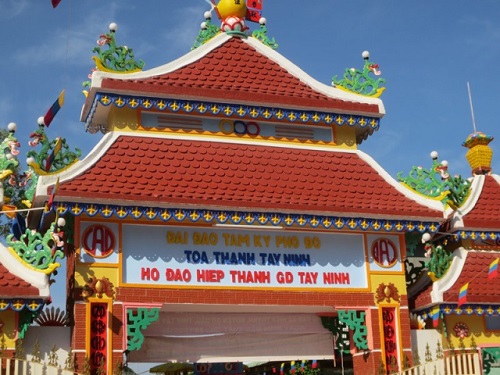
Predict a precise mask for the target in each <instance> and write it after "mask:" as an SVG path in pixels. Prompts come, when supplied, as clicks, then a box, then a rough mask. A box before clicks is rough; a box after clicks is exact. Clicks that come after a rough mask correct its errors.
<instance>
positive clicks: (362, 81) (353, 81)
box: [332, 51, 385, 98]
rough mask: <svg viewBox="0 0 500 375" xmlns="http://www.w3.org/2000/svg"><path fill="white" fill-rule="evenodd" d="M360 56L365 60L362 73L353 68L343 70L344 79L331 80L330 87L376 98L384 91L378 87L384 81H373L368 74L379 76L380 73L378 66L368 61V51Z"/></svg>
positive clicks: (335, 78)
mask: <svg viewBox="0 0 500 375" xmlns="http://www.w3.org/2000/svg"><path fill="white" fill-rule="evenodd" d="M362 56H363V59H364V60H365V65H364V67H363V70H362V71H361V70H359V69H355V68H350V69H349V68H348V69H346V70H345V73H344V78H342V79H337V76H334V77H333V78H332V85H333V86H334V87H336V88H338V89H341V90H345V91H350V92H354V93H356V94H360V95H365V96H373V97H375V98H378V97H379V96H380V95H382V93H383V92H384V90H385V87H380V86H381V85H383V84H385V79H383V78H379V79H377V80H375V79H373V78H372V77H371V76H370V74H374V75H375V76H379V75H380V74H382V72H381V71H380V70H379V66H378V64H375V63H373V62H371V61H370V53H369V52H368V51H364V52H363V54H362Z"/></svg>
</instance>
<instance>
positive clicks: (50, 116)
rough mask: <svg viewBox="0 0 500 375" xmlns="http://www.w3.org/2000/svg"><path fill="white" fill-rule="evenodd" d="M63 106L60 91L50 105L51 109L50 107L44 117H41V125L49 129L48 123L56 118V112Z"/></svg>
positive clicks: (62, 96)
mask: <svg viewBox="0 0 500 375" xmlns="http://www.w3.org/2000/svg"><path fill="white" fill-rule="evenodd" d="M63 104H64V90H62V91H61V93H60V94H59V97H58V98H57V100H56V101H55V102H54V104H52V107H50V108H49V110H48V111H47V113H46V114H45V116H43V124H44V125H45V126H46V127H49V125H50V123H51V122H52V120H53V119H54V117H55V116H56V114H57V112H59V110H60V109H61V107H62V106H63Z"/></svg>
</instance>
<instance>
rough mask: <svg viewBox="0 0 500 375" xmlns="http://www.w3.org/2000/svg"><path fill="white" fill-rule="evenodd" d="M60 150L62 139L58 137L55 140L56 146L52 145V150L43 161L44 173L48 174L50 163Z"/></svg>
mask: <svg viewBox="0 0 500 375" xmlns="http://www.w3.org/2000/svg"><path fill="white" fill-rule="evenodd" d="M61 148H62V138H61V137H59V138H57V141H56V144H55V145H54V149H53V150H52V152H51V153H50V155H49V156H48V157H47V159H46V160H45V172H48V171H49V170H50V167H51V166H52V163H53V162H54V160H55V158H56V156H57V154H58V153H59V151H61Z"/></svg>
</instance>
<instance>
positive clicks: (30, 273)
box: [0, 244, 50, 310]
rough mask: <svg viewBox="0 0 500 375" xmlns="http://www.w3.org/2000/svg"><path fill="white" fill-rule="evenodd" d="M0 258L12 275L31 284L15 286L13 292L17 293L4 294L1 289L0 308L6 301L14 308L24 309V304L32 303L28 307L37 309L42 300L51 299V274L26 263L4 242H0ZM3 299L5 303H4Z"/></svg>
mask: <svg viewBox="0 0 500 375" xmlns="http://www.w3.org/2000/svg"><path fill="white" fill-rule="evenodd" d="M0 259H1V263H2V265H3V266H4V267H5V268H6V269H7V270H8V272H9V273H10V274H11V275H14V276H15V277H17V278H19V279H21V280H23V281H24V282H25V283H27V284H29V285H31V287H28V286H26V287H24V286H18V287H16V288H14V289H15V290H14V291H13V292H14V293H15V295H10V294H9V295H4V296H2V295H1V291H0V310H2V309H3V308H5V303H7V304H9V303H10V304H11V306H12V307H13V308H14V309H22V308H23V306H21V305H22V304H24V305H26V304H28V305H29V304H30V303H31V307H30V306H28V308H31V309H32V310H37V309H38V308H39V305H40V304H41V303H42V302H46V301H48V300H50V290H49V287H50V280H49V275H47V274H46V273H44V272H41V271H37V270H36V269H34V268H33V267H31V266H29V265H26V264H24V262H23V261H22V260H21V259H20V258H19V257H18V256H17V255H15V254H14V252H13V251H12V250H9V249H8V248H7V247H5V246H4V245H3V244H0ZM35 290H36V292H35ZM2 300H3V301H4V302H5V303H2ZM9 301H10V302H9ZM16 301H18V302H16ZM26 301H29V302H26ZM16 306H17V307H16ZM37 306H38V307H37Z"/></svg>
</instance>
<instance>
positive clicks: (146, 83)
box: [102, 38, 379, 114]
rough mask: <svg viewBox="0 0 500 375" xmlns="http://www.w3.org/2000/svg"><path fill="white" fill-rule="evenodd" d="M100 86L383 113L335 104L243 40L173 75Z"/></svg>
mask: <svg viewBox="0 0 500 375" xmlns="http://www.w3.org/2000/svg"><path fill="white" fill-rule="evenodd" d="M235 67H237V68H235ZM264 75H265V76H264ZM258 78H260V79H258ZM102 87H103V88H105V89H111V90H125V91H131V92H137V93H148V94H167V95H174V96H175V95H183V96H189V97H195V98H206V99H210V100H213V98H219V99H220V100H231V101H234V100H240V101H241V100H244V101H247V102H249V103H261V104H268V105H272V106H273V107H276V106H280V105H284V106H298V107H299V108H329V109H330V110H344V111H362V112H367V113H374V114H378V113H379V108H378V105H375V104H367V103H354V102H348V101H344V100H340V99H335V98H331V97H329V96H327V95H324V94H322V93H320V92H318V91H316V90H314V89H313V88H312V87H310V86H309V85H307V84H306V83H304V82H303V81H301V80H300V79H299V78H297V77H296V76H294V75H293V74H291V73H290V72H288V71H287V70H285V69H284V68H283V67H281V66H280V65H279V64H277V63H276V62H274V61H272V60H271V59H269V58H268V57H267V56H265V55H263V54H262V53H260V52H258V51H257V50H256V49H254V48H253V47H252V46H249V45H248V44H247V43H245V42H244V41H243V40H242V39H240V38H231V39H229V40H228V41H226V42H225V43H224V44H222V45H220V46H219V47H217V48H215V49H213V50H212V51H210V52H208V53H207V54H206V55H205V56H204V57H203V58H201V59H199V60H197V61H194V62H192V63H191V64H189V65H187V66H184V67H181V68H179V69H177V70H174V71H172V72H169V73H166V74H163V75H160V76H155V77H150V78H139V79H130V78H128V79H118V78H104V80H103V82H102Z"/></svg>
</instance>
